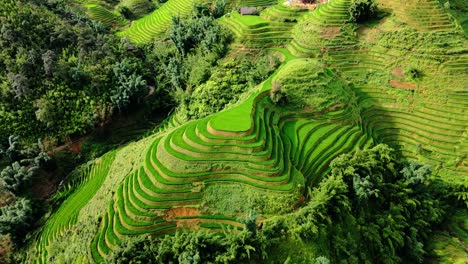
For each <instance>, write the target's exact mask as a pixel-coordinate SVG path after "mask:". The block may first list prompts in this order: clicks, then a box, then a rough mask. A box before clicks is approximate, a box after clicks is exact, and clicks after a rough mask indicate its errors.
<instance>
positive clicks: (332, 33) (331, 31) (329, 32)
mask: <svg viewBox="0 0 468 264" xmlns="http://www.w3.org/2000/svg"><path fill="white" fill-rule="evenodd" d="M340 33H341V29H340V27H325V28H324V29H323V30H322V36H323V37H324V38H327V39H333V38H334V37H336V36H338V35H340Z"/></svg>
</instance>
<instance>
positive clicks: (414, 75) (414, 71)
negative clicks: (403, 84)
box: [406, 67, 422, 80]
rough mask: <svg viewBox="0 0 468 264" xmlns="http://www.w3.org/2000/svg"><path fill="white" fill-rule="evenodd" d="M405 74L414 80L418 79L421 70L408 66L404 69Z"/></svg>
mask: <svg viewBox="0 0 468 264" xmlns="http://www.w3.org/2000/svg"><path fill="white" fill-rule="evenodd" d="M406 75H407V76H408V77H410V78H411V79H413V80H415V79H418V78H420V77H421V76H422V74H421V72H420V71H419V70H418V69H416V68H414V67H410V68H408V69H407V70H406Z"/></svg>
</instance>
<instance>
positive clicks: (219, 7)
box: [212, 0, 226, 19]
mask: <svg viewBox="0 0 468 264" xmlns="http://www.w3.org/2000/svg"><path fill="white" fill-rule="evenodd" d="M225 9H226V0H218V1H216V2H214V3H213V11H212V14H213V17H214V18H215V19H216V18H220V17H222V16H223V15H224V10H225Z"/></svg>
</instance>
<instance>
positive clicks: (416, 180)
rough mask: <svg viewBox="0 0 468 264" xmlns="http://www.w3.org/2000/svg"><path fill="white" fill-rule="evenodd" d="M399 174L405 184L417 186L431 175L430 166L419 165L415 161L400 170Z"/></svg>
mask: <svg viewBox="0 0 468 264" xmlns="http://www.w3.org/2000/svg"><path fill="white" fill-rule="evenodd" d="M401 173H402V174H403V177H404V178H405V183H407V184H409V185H417V184H421V183H423V182H424V181H425V179H426V178H427V177H428V176H430V175H431V173H432V171H431V166H429V165H423V164H419V163H418V162H416V161H410V162H409V163H408V165H406V166H405V167H404V168H403V169H402V170H401Z"/></svg>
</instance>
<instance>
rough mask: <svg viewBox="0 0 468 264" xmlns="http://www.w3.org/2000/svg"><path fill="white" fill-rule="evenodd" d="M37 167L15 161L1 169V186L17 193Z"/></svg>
mask: <svg viewBox="0 0 468 264" xmlns="http://www.w3.org/2000/svg"><path fill="white" fill-rule="evenodd" d="M37 169H38V167H37V166H32V167H25V166H22V165H21V164H20V163H19V162H17V161H16V162H14V163H13V164H11V165H10V166H7V167H6V168H5V169H3V170H2V172H1V173H0V178H1V180H2V182H3V187H4V188H5V189H7V190H9V191H11V192H13V193H15V194H18V193H19V192H21V191H23V190H24V187H25V185H27V183H28V182H29V181H30V179H31V177H32V176H33V174H34V172H35V171H36V170H37Z"/></svg>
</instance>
